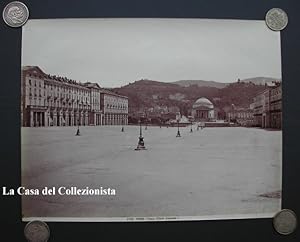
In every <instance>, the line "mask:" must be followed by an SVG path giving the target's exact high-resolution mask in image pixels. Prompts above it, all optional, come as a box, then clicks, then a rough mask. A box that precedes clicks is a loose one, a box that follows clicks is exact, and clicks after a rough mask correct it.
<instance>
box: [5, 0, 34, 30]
mask: <svg viewBox="0 0 300 242" xmlns="http://www.w3.org/2000/svg"><path fill="white" fill-rule="evenodd" d="M2 16H3V20H4V22H5V23H6V24H7V25H8V26H10V27H15V28H17V27H21V26H22V25H24V24H25V23H26V22H27V20H28V17H29V10H28V8H27V6H26V5H25V4H24V3H21V2H18V1H14V2H10V3H9V4H7V5H6V7H5V8H4V10H3V13H2Z"/></svg>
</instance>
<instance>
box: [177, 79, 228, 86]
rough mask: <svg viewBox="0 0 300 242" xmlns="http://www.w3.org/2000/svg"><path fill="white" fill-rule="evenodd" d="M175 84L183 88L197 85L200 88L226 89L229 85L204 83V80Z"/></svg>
mask: <svg viewBox="0 0 300 242" xmlns="http://www.w3.org/2000/svg"><path fill="white" fill-rule="evenodd" d="M173 83H174V84H177V85H180V86H183V87H188V86H192V85H197V86H199V87H215V88H224V87H226V85H227V83H222V82H215V81H203V80H180V81H176V82H173Z"/></svg>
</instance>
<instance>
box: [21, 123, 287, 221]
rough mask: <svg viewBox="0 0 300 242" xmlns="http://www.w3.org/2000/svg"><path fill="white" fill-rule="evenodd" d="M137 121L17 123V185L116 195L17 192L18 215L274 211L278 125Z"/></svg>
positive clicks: (277, 201) (279, 138) (276, 204)
mask: <svg viewBox="0 0 300 242" xmlns="http://www.w3.org/2000/svg"><path fill="white" fill-rule="evenodd" d="M180 129H181V135H182V137H180V138H176V137H175V136H176V133H177V128H176V127H169V128H167V127H162V128H160V127H148V129H147V130H145V128H144V127H143V136H144V137H145V146H146V148H147V150H145V151H135V150H134V149H135V148H136V146H137V142H138V135H139V128H138V126H125V132H121V126H98V127H92V126H89V127H81V128H80V131H81V136H75V133H76V127H48V128H22V185H23V186H25V187H27V188H40V189H41V188H43V187H45V186H48V187H53V186H55V187H61V186H67V187H71V186H76V187H78V188H84V187H86V186H88V187H90V188H98V187H100V186H102V187H110V188H115V189H116V192H117V194H116V196H61V195H55V196H42V195H40V196H23V197H22V199H23V200H22V207H23V209H22V210H23V216H24V217H156V216H221V217H222V215H224V216H226V215H232V214H234V215H238V214H242V215H244V216H245V217H248V216H249V217H252V216H253V215H268V214H274V213H276V212H277V211H278V210H279V209H280V200H281V199H280V197H279V196H272V195H270V194H274V193H275V194H276V193H280V190H281V167H282V166H281V162H282V161H281V160H282V159H281V156H282V151H281V143H282V132H281V131H268V130H263V129H258V128H243V127H231V128H229V127H227V128H226V127H225V128H205V129H203V130H199V131H196V129H195V127H194V132H193V133H190V132H189V131H190V127H182V128H180Z"/></svg>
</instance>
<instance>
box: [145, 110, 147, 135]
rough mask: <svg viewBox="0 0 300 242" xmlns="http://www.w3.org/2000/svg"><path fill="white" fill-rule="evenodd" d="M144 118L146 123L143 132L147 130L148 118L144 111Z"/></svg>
mask: <svg viewBox="0 0 300 242" xmlns="http://www.w3.org/2000/svg"><path fill="white" fill-rule="evenodd" d="M145 116H146V119H145V121H146V125H145V130H147V129H148V116H147V112H146V111H145Z"/></svg>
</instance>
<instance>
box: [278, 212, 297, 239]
mask: <svg viewBox="0 0 300 242" xmlns="http://www.w3.org/2000/svg"><path fill="white" fill-rule="evenodd" d="M273 225H274V228H275V230H276V231H277V232H278V233H279V234H283V235H288V234H291V233H293V232H294V231H295V229H296V227H297V217H296V214H295V213H294V212H293V211H291V210H289V209H283V210H281V211H280V212H278V213H277V214H276V215H275V216H274V218H273Z"/></svg>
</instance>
